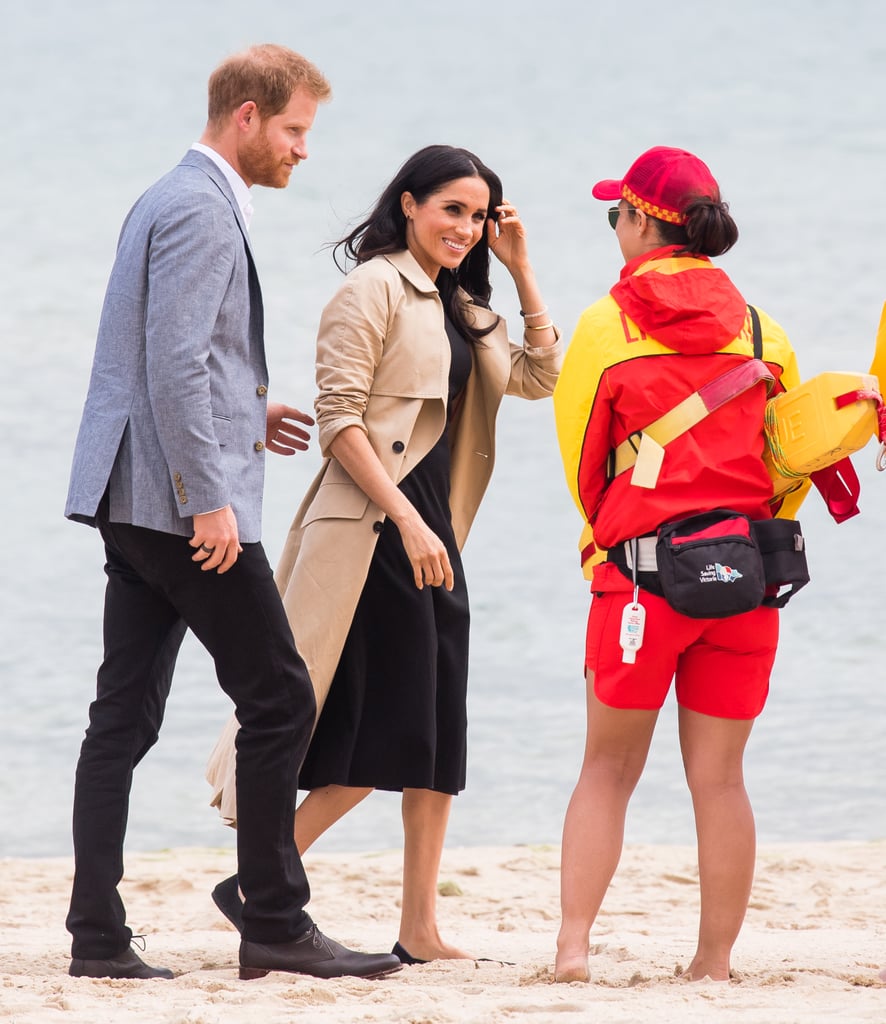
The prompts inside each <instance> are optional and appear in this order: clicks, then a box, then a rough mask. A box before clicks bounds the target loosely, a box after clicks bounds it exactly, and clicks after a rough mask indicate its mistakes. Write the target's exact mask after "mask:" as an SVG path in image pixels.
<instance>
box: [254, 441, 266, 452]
mask: <svg viewBox="0 0 886 1024" xmlns="http://www.w3.org/2000/svg"><path fill="white" fill-rule="evenodd" d="M253 448H255V450H256V451H257V452H263V451H264V450H265V443H264V441H256V442H255V444H254V445H253Z"/></svg>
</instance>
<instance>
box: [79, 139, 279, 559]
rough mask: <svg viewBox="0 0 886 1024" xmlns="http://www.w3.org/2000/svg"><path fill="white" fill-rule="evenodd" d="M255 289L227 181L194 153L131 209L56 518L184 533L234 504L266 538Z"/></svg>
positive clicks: (261, 363)
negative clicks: (201, 517)
mask: <svg viewBox="0 0 886 1024" xmlns="http://www.w3.org/2000/svg"><path fill="white" fill-rule="evenodd" d="M267 385H268V373H267V365H266V362H265V349H264V337H263V314H262V300H261V289H260V287H259V282H258V275H257V273H256V269H255V264H254V262H253V258H252V250H251V248H250V245H249V236H248V234H247V231H246V225H245V224H244V223H243V220H242V217H241V213H240V209H239V207H238V205H237V203H236V200H235V199H234V195H233V192H232V191H231V188H230V186H229V185H228V182H227V181H226V179H225V177H224V175H223V174H222V172H221V171H220V170H219V169H218V167H217V166H216V165H215V164H214V163H213V162H212V160H210V159H209V158H208V157H207V156H205V155H204V154H203V153H199V152H197V151H195V150H190V151H189V152H188V153H187V154H186V155H185V157H184V159H183V160H182V161H181V163H180V164H179V165H178V166H177V167H175V168H174V169H173V170H172V171H170V172H169V173H168V174H166V175H165V176H164V177H163V178H161V179H160V180H159V181H158V182H156V183H155V184H154V185H152V186H151V188H149V189H148V191H147V192H145V194H144V195H143V196H142V197H141V198H140V199H139V200H138V201H137V202H136V204H135V205H134V206H133V208H132V209H131V210H130V212H129V214H128V216H127V218H126V220H125V222H124V224H123V229H122V231H121V233H120V239H119V242H118V246H117V255H116V259H115V262H114V266H113V269H112V271H111V276H110V280H109V282H108V288H107V292H106V294H105V301H104V307H103V309H102V315H101V322H100V324H99V329H98V339H97V342H96V348H95V357H94V361H93V366H92V376H91V379H90V384H89V391H88V394H87V397H86V404H85V408H84V411H83V418H82V421H81V423H80V430H79V434H78V436H77V443H76V446H75V449H74V459H73V467H72V470H71V482H70V489H69V492H68V500H67V505H66V508H65V515H66V516H67V517H68V518H69V519H74V520H77V521H80V522H86V523H89V524H90V525H95V513H96V510H97V508H98V505H99V502H100V501H101V499H102V496H103V495H104V493H105V490H106V489H107V490H108V491H109V495H110V518H111V520H112V521H113V522H123V523H132V524H133V525H135V526H143V527H147V528H148V529H151V530H159V531H162V532H164V533H172V534H179V535H182V536H191V534H192V533H193V524H192V519H191V517H192V516H193V515H195V514H198V513H202V512H212V511H215V510H216V509H219V508H223V507H224V506H225V505H231V506H232V507H233V509H234V513H235V515H236V517H237V522H238V525H239V533H240V541H241V542H243V543H251V542H255V541H258V540H259V539H260V537H261V502H262V488H263V485H264V458H265V451H264V441H265V433H266V415H267Z"/></svg>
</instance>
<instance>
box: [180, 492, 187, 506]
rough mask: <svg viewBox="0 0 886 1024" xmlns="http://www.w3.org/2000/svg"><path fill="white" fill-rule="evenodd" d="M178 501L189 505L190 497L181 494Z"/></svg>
mask: <svg viewBox="0 0 886 1024" xmlns="http://www.w3.org/2000/svg"><path fill="white" fill-rule="evenodd" d="M178 503H179V505H187V503H188V499H187V498H186V497H185V496H184V495H183V494H180V495H179V496H178Z"/></svg>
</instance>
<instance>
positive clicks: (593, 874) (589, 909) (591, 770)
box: [554, 672, 658, 981]
mask: <svg viewBox="0 0 886 1024" xmlns="http://www.w3.org/2000/svg"><path fill="white" fill-rule="evenodd" d="M587 686H588V696H587V702H588V733H587V743H586V746H585V755H584V763H583V764H582V767H581V774H580V776H579V779H578V784H577V785H576V787H575V791H574V792H573V794H572V799H571V800H570V801H569V807H568V809H567V811H566V821H565V824H564V826H563V848H562V853H561V872H560V908H561V914H562V923H561V925H560V934H559V936H558V937H557V961H556V965H555V968H554V980H555V981H587V980H588V943H589V938H588V935H589V932H590V930H591V925H592V924H593V923H594V919H595V918H596V916H597V912H598V911H599V909H600V904H601V903H602V902H603V897H604V895H605V893H606V890H607V888H608V887H609V883H610V882H611V881H612V876H613V875H614V874H615V869H616V867H617V866H618V861H619V858H620V857H621V848H622V843H623V841H624V823H625V814H626V812H627V807H628V800H629V799H630V797H631V793H633V791H634V788H635V787H636V785H637V782H638V781H639V779H640V775H641V773H642V771H643V766H644V764H645V763H646V756H647V754H648V753H649V744H650V742H651V741H652V733H653V730H654V729H655V722H656V719H657V718H658V712H657V711H624V710H620V709H618V708H610V707H607V706H606V705H605V704H601V703H600V701H599V700H597V698H596V697H595V696H594V677H593V673H591V672H589V673H588V681H587Z"/></svg>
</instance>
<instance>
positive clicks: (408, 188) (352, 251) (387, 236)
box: [333, 146, 502, 342]
mask: <svg viewBox="0 0 886 1024" xmlns="http://www.w3.org/2000/svg"><path fill="white" fill-rule="evenodd" d="M457 178H482V179H483V181H485V182H486V184H487V186H488V187H489V216H490V217H493V218H495V217H496V216H497V214H496V213H495V208H496V207H497V206H499V205H500V203H501V197H502V188H501V180H500V179H499V177H498V175H497V174H496V173H495V172H494V171H492V170H490V169H489V168H488V167H487V166H486V165H485V164H484V163H483V161H482V160H480V159H479V158H478V157H476V156H475V155H474V154H473V153H470V152H468V150H466V149H457V148H456V147H455V146H425V148H424V149H420V150H419V151H418V152H417V153H414V154H413V155H412V156H411V157H410V158H409V159H408V160H407V161H406V163H405V164H403V166H402V167H401V168H400V170H399V171H398V172H397V174H396V175H395V176H394V179H393V181H392V182H391V183H390V184H389V185H388V187H387V188H386V189H385V190H384V192H382V194H381V196H380V197H379V199H378V202H377V203H376V204H375V207H374V208H373V210H372V212H371V213H370V214H369V216H368V217H367V218H366V220H364V221H363V222H362V223H361V224H358V225H357V227H355V228H354V229H353V231H351V232H350V233H349V234H347V235H346V236H345V237H344V238H342V239H341V240H340V241H339V242H337V243H336V245H335V247H334V248H333V256H334V258H335V262H336V265H337V266H338V267H339V268H340V269H341V270H346V269H347V267H346V264H347V261H348V260H351V261H353V262H355V263H365V262H366V260H369V259H372V257H373V256H382V255H386V254H387V253H392V252H400V251H401V250H403V249H406V248H407V244H406V216H405V214H404V213H403V208H402V206H401V197H402V195H403V193H404V192H410V193H412V196H413V197H414V199H415V201H416V202H417V203H423V202H424V201H425V200H426V199H427V198H428V197H429V196H432V195H434V194H435V193H436V192H439V191H440V190H441V189H443V188H444V187H445V186H446V185H447V184H448V183H449V182H450V181H455V180H456V179H457ZM342 253H343V254H344V260H343V261H342V260H340V256H341V254H342ZM435 284H436V285H437V288H438V289H439V291H440V298H441V299H442V301H443V308H444V309H445V310H446V314H447V316H448V317H449V318H450V319H451V320H452V321H453V323H454V324H455V326H456V327H457V328H458V330H459V331H460V332H461V333H462V334H464V335H465V336H467V337H468V338H469V339H471V340H472V341H474V342H478V341H480V340H481V339H482V338H484V337H485V336H486V335H487V334H489V332H490V331H492V330H494V329H495V326H496V324H497V322H498V321H496V323H494V324H492V326H491V327H487V328H485V329H484V328H479V327H477V326H476V324H475V323H474V322H473V317H472V316H471V314H470V312H469V311H468V309H467V308H466V306H465V304H464V303H462V302H459V301H458V291H457V289H458V287H459V286H461V287H462V288H464V289H465V291H466V292H468V293H469V294H470V295H471V297H472V298H473V299H475V300H476V301H477V302H479V303H480V304H482V305H484V306H485V305H488V304H489V297H490V296H491V294H492V285H491V284H490V283H489V243H488V242H487V240H486V230H485V225H484V230H483V232H482V234H481V235H480V240H479V241H478V242H477V244H476V245H475V246H474V247H473V248H472V249H471V250H470V252H469V253H468V254H467V256H465V258H464V259H463V260H462V261H461V263H460V264H459V265H458V266H457V267H456V268H455V269H454V270H449V269H448V268H445V267H444V268H442V269H441V270H440V273H439V274H438V275H437V280H436V282H435Z"/></svg>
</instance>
